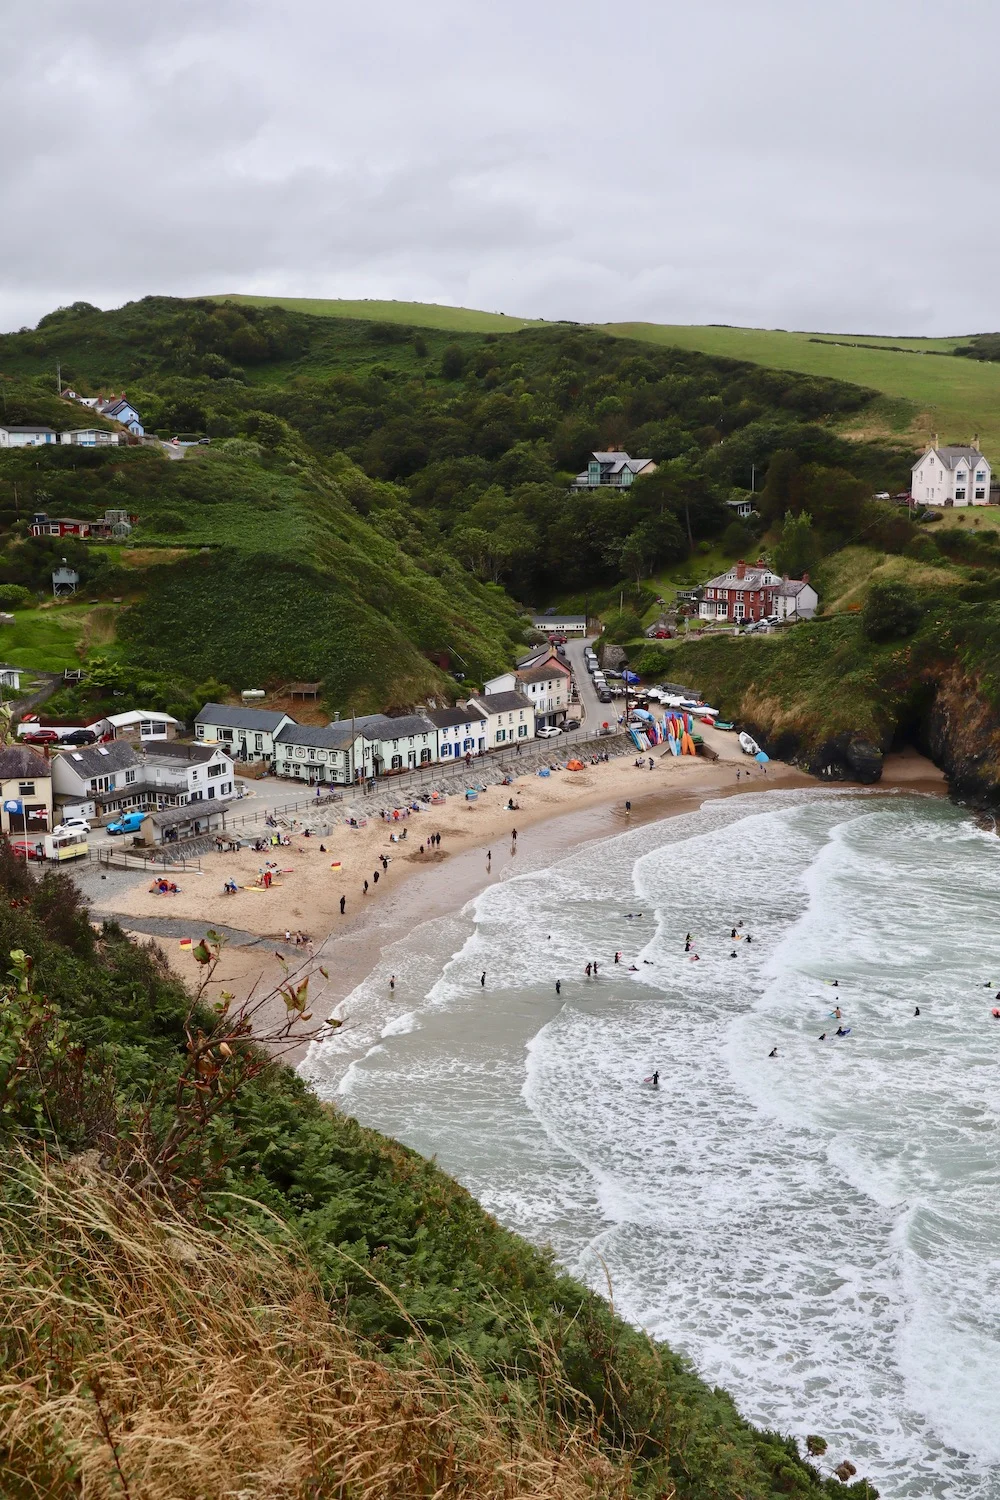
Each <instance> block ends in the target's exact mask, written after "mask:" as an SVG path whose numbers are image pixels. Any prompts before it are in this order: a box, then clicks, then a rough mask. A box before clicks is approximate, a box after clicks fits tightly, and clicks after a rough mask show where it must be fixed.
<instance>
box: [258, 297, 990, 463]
mask: <svg viewBox="0 0 1000 1500" xmlns="http://www.w3.org/2000/svg"><path fill="white" fill-rule="evenodd" d="M231 300H233V301H237V302H246V303H252V304H254V305H257V306H266V305H271V304H275V303H276V304H277V305H278V306H280V307H284V308H288V309H291V310H300V311H303V312H310V313H314V314H316V315H317V316H321V317H351V318H358V319H366V318H370V319H373V320H386V321H399V322H407V323H410V324H413V325H414V326H416V327H426V328H433V329H436V330H439V331H441V330H451V331H454V332H470V331H471V332H487V331H506V332H510V331H511V330H512V329H513V328H527V327H534V326H538V321H537V320H532V319H527V318H516V317H510V318H505V317H503V316H502V315H500V314H497V313H482V312H475V311H473V310H470V309H469V308H457V307H456V308H449V307H441V306H438V305H435V304H423V303H414V302H366V301H362V302H347V301H337V300H323V299H307V298H298V297H278V298H263V297H242V296H234V297H233V298H232V299H231ZM592 326H593V327H596V328H600V329H601V330H603V331H604V332H606V333H610V334H613V335H614V336H615V337H616V338H627V339H635V340H639V341H640V342H643V343H652V344H663V345H667V346H670V347H672V348H678V349H691V350H697V351H698V352H699V353H703V354H709V355H713V356H724V357H725V358H728V359H739V360H747V361H749V362H750V363H752V364H758V365H766V366H768V367H770V368H772V369H783V370H794V371H796V372H798V373H799V374H803V375H818V376H823V377H827V378H830V379H835V380H845V381H850V382H852V383H854V384H857V385H863V386H869V387H871V388H873V389H874V390H877V391H879V392H881V393H882V394H883V395H884V396H885V397H887V398H888V402H887V405H886V406H885V407H884V408H882V409H881V410H879V411H877V412H872V413H870V416H871V418H872V421H871V422H870V424H869V425H868V426H867V427H866V428H864V429H863V431H865V432H866V433H867V434H869V435H871V434H874V433H878V432H899V433H905V435H906V436H907V437H908V438H909V439H911V440H912V442H913V444H914V445H915V446H923V445H924V444H926V443H928V442H931V441H933V439H934V435H935V434H938V435H939V437H940V440H941V441H942V442H968V441H969V440H970V439H971V437H972V436H973V434H974V433H978V434H979V437H980V441H981V442H982V443H983V444H984V446H985V447H986V449H987V451H988V452H989V451H994V452H995V451H997V450H1000V365H990V364H986V363H978V362H976V361H974V360H968V359H957V358H953V357H952V351H953V350H955V349H957V348H959V347H961V346H964V345H966V344H967V343H968V336H961V337H953V338H937V339H925V338H906V337H899V338H897V337H883V336H880V335H866V334H851V333H847V334H839V333H808V332H788V331H785V330H784V329H767V328H732V327H727V326H724V325H716V324H709V325H706V326H698V325H695V324H684V323H645V322H629V323H601V324H594V325H592Z"/></svg>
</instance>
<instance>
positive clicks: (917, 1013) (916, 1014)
mask: <svg viewBox="0 0 1000 1500" xmlns="http://www.w3.org/2000/svg"><path fill="white" fill-rule="evenodd" d="M913 1014H914V1015H915V1016H919V1014H920V1006H919V1005H918V1006H917V1008H916V1010H915V1011H914V1012H913Z"/></svg>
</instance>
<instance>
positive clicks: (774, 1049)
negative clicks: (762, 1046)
mask: <svg viewBox="0 0 1000 1500" xmlns="http://www.w3.org/2000/svg"><path fill="white" fill-rule="evenodd" d="M767 1055H768V1057H777V1055H778V1049H777V1047H772V1048H771V1050H770V1052H769V1053H768V1054H767Z"/></svg>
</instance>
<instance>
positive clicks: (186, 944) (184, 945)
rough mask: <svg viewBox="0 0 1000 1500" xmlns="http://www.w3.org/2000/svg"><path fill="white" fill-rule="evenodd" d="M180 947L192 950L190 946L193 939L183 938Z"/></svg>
mask: <svg viewBox="0 0 1000 1500" xmlns="http://www.w3.org/2000/svg"><path fill="white" fill-rule="evenodd" d="M180 946H181V947H182V948H190V946H191V939H190V938H181V941H180Z"/></svg>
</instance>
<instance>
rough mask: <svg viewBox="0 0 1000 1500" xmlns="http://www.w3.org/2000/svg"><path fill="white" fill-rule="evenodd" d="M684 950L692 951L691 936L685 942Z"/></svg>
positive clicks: (686, 951)
mask: <svg viewBox="0 0 1000 1500" xmlns="http://www.w3.org/2000/svg"><path fill="white" fill-rule="evenodd" d="M684 952H685V953H690V952H691V939H690V938H688V940H687V942H686V943H685V944H684Z"/></svg>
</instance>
